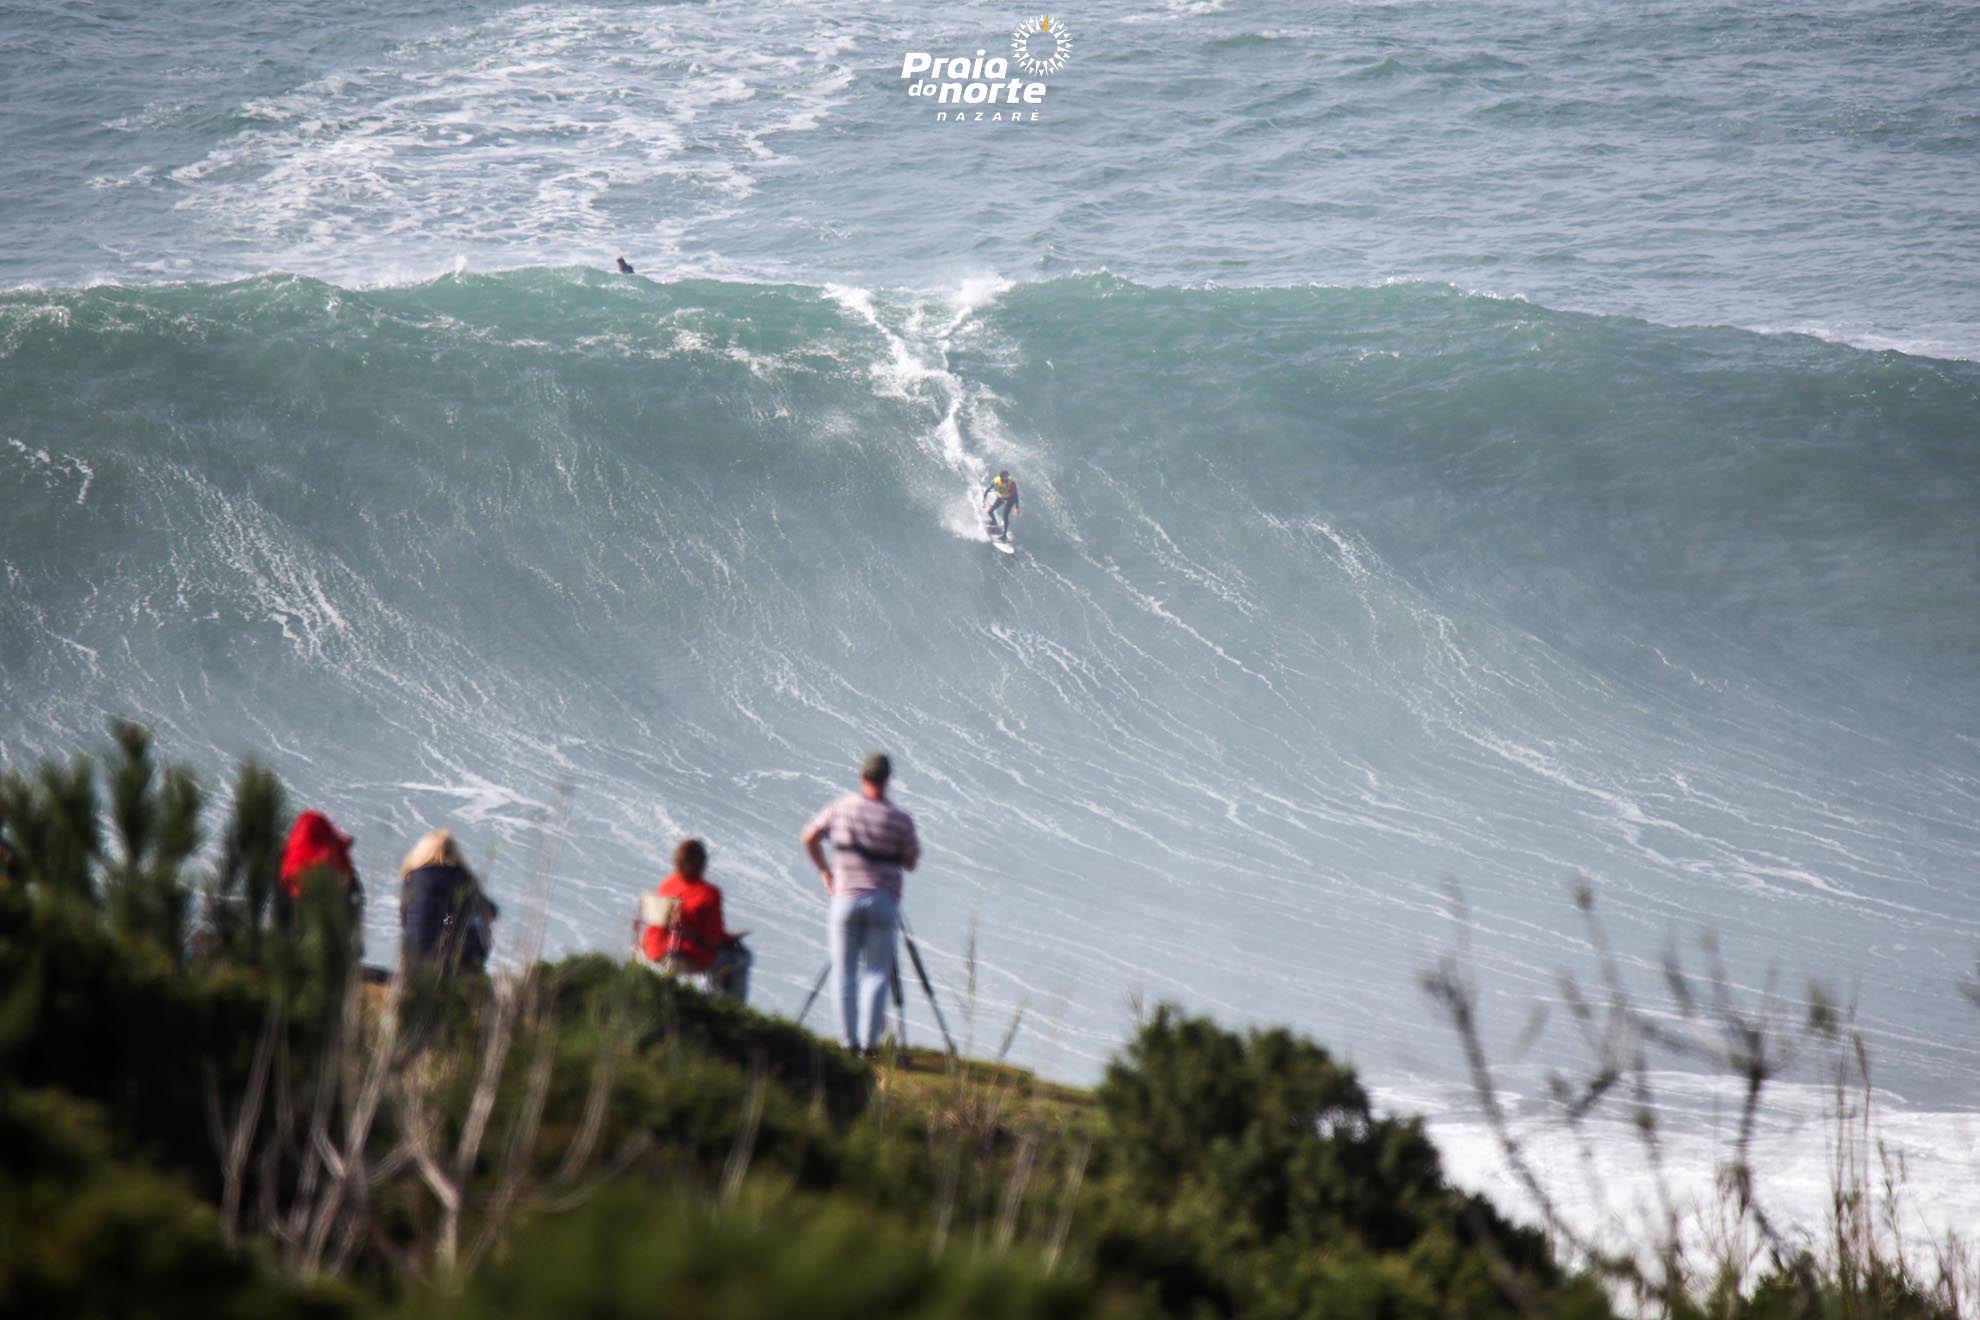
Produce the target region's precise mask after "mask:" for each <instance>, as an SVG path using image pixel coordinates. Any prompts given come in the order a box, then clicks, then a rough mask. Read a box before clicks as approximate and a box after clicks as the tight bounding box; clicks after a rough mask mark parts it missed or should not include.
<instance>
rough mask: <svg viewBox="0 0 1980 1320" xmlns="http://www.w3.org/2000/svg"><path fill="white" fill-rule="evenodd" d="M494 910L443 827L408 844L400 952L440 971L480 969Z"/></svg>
mask: <svg viewBox="0 0 1980 1320" xmlns="http://www.w3.org/2000/svg"><path fill="white" fill-rule="evenodd" d="M496 915H497V909H496V907H495V904H494V903H493V902H492V901H490V899H489V897H488V895H486V894H484V893H482V892H481V882H480V881H478V880H476V879H475V878H474V872H472V871H470V870H468V869H467V865H466V864H465V863H464V862H462V860H461V850H460V846H459V845H458V844H456V843H455V842H454V836H453V834H452V832H451V831H448V830H434V831H433V832H432V833H430V834H428V835H427V836H426V837H425V838H423V839H421V840H420V841H419V842H418V843H416V844H414V845H413V849H412V851H411V852H409V853H407V854H406V860H405V861H404V863H402V864H401V865H400V867H399V953H400V956H401V957H402V958H404V959H405V960H406V961H407V963H408V964H409V965H410V966H413V967H417V966H421V965H425V966H429V967H435V968H437V969H438V970H439V971H440V973H441V974H442V975H444V976H451V975H453V974H454V973H455V972H479V971H481V970H482V969H483V967H484V966H486V964H487V962H488V951H489V946H490V945H491V944H493V943H494V931H493V929H492V927H493V926H494V922H495V917H496Z"/></svg>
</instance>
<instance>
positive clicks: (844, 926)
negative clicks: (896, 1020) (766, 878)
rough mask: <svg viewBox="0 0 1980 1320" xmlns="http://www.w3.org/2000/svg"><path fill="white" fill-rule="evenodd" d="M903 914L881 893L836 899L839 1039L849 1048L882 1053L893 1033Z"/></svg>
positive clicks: (834, 956) (833, 937) (834, 959)
mask: <svg viewBox="0 0 1980 1320" xmlns="http://www.w3.org/2000/svg"><path fill="white" fill-rule="evenodd" d="M900 924H901V910H900V908H899V907H897V906H896V905H895V903H894V898H893V895H891V894H885V893H882V892H880V891H879V890H877V889H873V890H864V891H861V892H858V893H852V894H834V895H832V922H831V926H832V929H831V943H832V981H833V984H834V985H835V986H836V987H837V988H838V993H837V994H836V995H834V996H833V998H835V999H837V1000H838V1002H839V1039H840V1040H842V1041H844V1042H845V1043H846V1047H847V1048H848V1049H855V1050H856V1049H860V1048H862V1047H864V1048H866V1049H874V1048H877V1047H878V1046H879V1044H880V1037H881V1036H882V1035H884V1034H885V1033H886V1030H887V990H888V987H889V986H890V985H891V984H892V982H893V977H894V932H895V931H897V930H898V929H900Z"/></svg>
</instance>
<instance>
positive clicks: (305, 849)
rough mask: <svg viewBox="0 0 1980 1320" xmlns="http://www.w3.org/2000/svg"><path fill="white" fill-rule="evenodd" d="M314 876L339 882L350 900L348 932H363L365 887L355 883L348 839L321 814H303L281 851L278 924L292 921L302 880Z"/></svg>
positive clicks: (354, 867)
mask: <svg viewBox="0 0 1980 1320" xmlns="http://www.w3.org/2000/svg"><path fill="white" fill-rule="evenodd" d="M317 874H322V875H327V876H330V877H332V878H335V879H337V880H340V881H342V883H343V886H344V892H345V894H346V895H348V896H349V898H350V904H351V929H352V931H353V932H359V931H362V930H363V928H364V926H363V921H362V917H363V913H364V885H363V884H361V883H360V882H359V881H358V874H357V867H356V866H354V865H352V863H351V836H350V835H348V834H345V833H344V832H343V831H341V830H339V829H338V828H337V827H336V826H335V825H332V824H331V823H330V818H329V817H328V816H326V815H324V814H323V813H322V812H320V811H305V812H304V813H303V814H302V815H300V816H298V817H296V823H295V825H294V826H292V827H291V828H290V830H289V846H288V847H287V848H285V849H284V850H283V852H282V884H281V887H280V889H279V890H278V891H277V892H276V894H275V919H276V921H277V922H278V923H280V924H283V925H287V924H289V923H290V922H292V921H294V919H295V917H294V913H295V905H296V902H297V900H299V899H300V898H301V897H302V887H303V881H304V880H306V879H307V878H309V877H310V876H312V875H317Z"/></svg>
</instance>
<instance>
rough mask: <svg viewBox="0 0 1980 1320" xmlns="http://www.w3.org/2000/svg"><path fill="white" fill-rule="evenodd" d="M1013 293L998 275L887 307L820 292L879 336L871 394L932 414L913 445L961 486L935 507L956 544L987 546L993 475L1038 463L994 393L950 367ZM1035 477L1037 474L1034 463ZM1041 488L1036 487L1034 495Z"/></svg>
mask: <svg viewBox="0 0 1980 1320" xmlns="http://www.w3.org/2000/svg"><path fill="white" fill-rule="evenodd" d="M1015 287H1016V286H1015V285H1014V284H1013V283H1012V281H1010V280H1008V279H1006V278H1004V277H1003V276H1001V275H997V274H995V273H987V274H977V275H972V276H968V277H966V278H964V279H963V280H961V281H960V282H959V283H958V284H957V285H956V286H955V287H954V288H953V289H948V290H941V291H936V292H933V293H904V294H901V295H899V296H898V298H897V299H896V300H893V301H890V302H889V303H888V304H887V305H886V306H885V307H884V308H883V306H882V304H881V303H880V301H879V299H878V298H877V296H876V295H875V294H874V292H873V291H872V290H870V289H863V288H859V287H857V286H852V285H843V284H828V285H826V286H825V288H824V290H823V295H824V297H825V298H826V300H827V301H829V302H832V303H835V304H837V305H838V306H839V307H841V308H843V309H844V310H845V311H846V312H847V313H848V314H850V315H851V316H852V317H853V318H854V319H855V320H857V321H859V322H860V323H861V324H863V325H865V326H867V327H868V328H870V329H871V330H873V331H874V332H875V333H877V334H878V335H879V336H880V340H881V343H882V345H883V346H884V349H885V352H884V354H882V355H880V356H876V357H875V358H874V359H872V361H871V362H870V363H869V365H868V372H869V374H870V376H871V378H872V380H873V388H874V393H875V394H876V395H878V396H880V397H881V398H887V399H897V400H900V401H902V402H904V403H913V404H922V405H925V406H927V407H929V408H931V409H932V410H934V411H935V413H936V416H935V420H934V422H933V423H932V424H931V425H930V426H929V427H928V428H927V429H926V430H925V431H923V432H921V433H920V434H919V435H918V436H917V437H916V439H917V442H918V443H919V445H920V447H921V449H922V450H923V451H924V452H925V453H927V454H928V455H929V456H930V457H931V458H933V459H935V460H936V461H937V462H938V463H939V464H940V465H941V466H942V467H943V468H944V469H946V470H947V471H948V472H950V473H953V474H955V475H956V476H957V477H958V478H960V479H961V483H962V488H961V489H959V490H956V491H955V493H954V494H947V493H945V494H943V495H941V496H939V497H937V503H936V507H935V519H936V522H937V524H938V525H939V526H940V527H941V528H942V530H943V531H945V532H947V533H949V534H950V535H951V536H954V537H956V538H957V539H959V540H965V541H986V540H988V539H989V535H988V533H987V532H986V530H985V529H984V526H983V516H982V512H981V508H980V505H979V504H978V499H977V497H978V492H979V491H980V489H981V487H982V486H983V485H985V484H986V483H987V482H988V480H989V476H990V473H991V471H992V470H993V469H994V468H995V467H996V466H997V465H999V464H1010V463H1014V462H1019V461H1022V460H1025V459H1030V458H1033V457H1034V455H1033V452H1032V450H1031V449H1029V448H1028V447H1027V446H1025V445H1024V444H1023V443H1022V442H1020V441H1018V440H1017V439H1016V438H1015V437H1013V436H1012V435H1011V434H1010V433H1009V432H1008V431H1007V430H1006V428H1005V427H1004V424H1003V418H1002V415H1001V413H1000V412H999V409H998V405H999V403H1000V402H1001V400H999V399H998V398H997V396H996V394H995V393H994V392H993V391H991V390H990V389H988V388H987V387H985V386H982V385H975V384H971V383H968V382H966V381H964V380H963V379H962V378H961V377H960V376H958V375H957V374H956V372H955V371H954V370H953V368H952V366H951V362H950V355H951V352H952V350H953V348H954V344H955V341H956V340H957V339H958V338H959V337H961V336H962V335H964V334H965V333H968V332H969V331H971V330H973V329H975V328H976V327H977V326H979V325H980V319H979V318H978V315H977V314H978V313H979V312H981V311H983V310H984V309H985V308H987V307H989V306H991V305H992V304H994V303H995V302H996V301H997V299H999V298H1001V297H1002V296H1003V295H1004V294H1005V293H1007V292H1009V291H1010V290H1011V289H1013V288H1015ZM973 347H974V345H973ZM1032 471H1033V472H1034V473H1035V472H1037V471H1038V469H1037V466H1036V464H1035V463H1034V464H1033V465H1032ZM1043 486H1044V483H1043V482H1042V481H1040V482H1038V483H1036V484H1034V486H1033V491H1034V493H1036V492H1037V491H1039V490H1041V489H1042V488H1043Z"/></svg>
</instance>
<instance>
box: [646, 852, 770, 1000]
mask: <svg viewBox="0 0 1980 1320" xmlns="http://www.w3.org/2000/svg"><path fill="white" fill-rule="evenodd" d="M707 869H708V849H707V848H706V847H704V846H703V845H702V842H701V840H700V839H683V840H682V841H681V845H680V847H678V848H676V849H674V873H673V874H672V875H670V876H668V877H667V878H666V879H665V880H662V881H661V882H660V897H662V898H674V899H679V900H680V917H679V919H678V920H677V921H676V922H675V923H674V925H673V926H672V927H664V926H648V927H647V928H646V932H645V934H644V935H643V936H641V951H642V952H644V953H645V954H646V956H647V958H649V959H650V960H652V961H653V962H659V961H660V960H661V959H663V958H669V957H671V958H678V959H679V960H680V961H681V962H683V963H685V964H687V966H688V967H689V968H691V969H693V970H694V971H696V972H699V973H700V974H702V975H703V976H705V977H707V979H708V988H709V989H710V990H712V991H714V992H715V993H716V994H720V995H730V996H733V997H734V998H736V999H738V1000H747V999H748V998H749V965H750V954H749V950H748V949H747V948H746V947H744V945H743V942H742V937H743V932H741V931H735V932H731V931H729V930H727V929H726V928H725V927H724V926H723V925H722V891H721V890H719V889H717V888H716V887H715V886H714V885H711V884H709V883H708V882H707V881H706V880H704V879H703V878H702V875H703V873H704V872H706V871H707Z"/></svg>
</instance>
